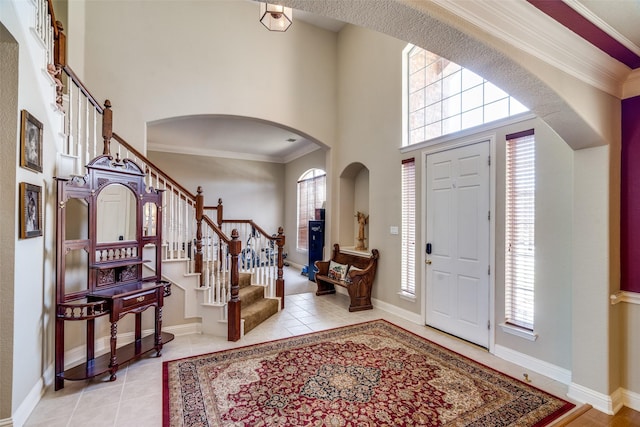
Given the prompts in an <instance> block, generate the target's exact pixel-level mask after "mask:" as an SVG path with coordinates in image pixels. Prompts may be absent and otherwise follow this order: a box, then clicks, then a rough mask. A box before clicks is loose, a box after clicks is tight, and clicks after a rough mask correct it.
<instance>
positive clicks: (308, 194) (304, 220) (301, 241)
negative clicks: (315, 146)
mask: <svg viewBox="0 0 640 427" xmlns="http://www.w3.org/2000/svg"><path fill="white" fill-rule="evenodd" d="M326 183H327V175H326V173H325V171H323V170H322V169H311V170H309V171H307V172H305V173H304V174H303V175H302V176H301V177H300V179H299V180H298V239H297V249H298V250H302V251H306V250H307V249H308V245H309V242H308V240H309V220H312V219H315V214H316V209H320V208H321V207H322V205H323V203H324V202H325V200H326V197H327V192H326Z"/></svg>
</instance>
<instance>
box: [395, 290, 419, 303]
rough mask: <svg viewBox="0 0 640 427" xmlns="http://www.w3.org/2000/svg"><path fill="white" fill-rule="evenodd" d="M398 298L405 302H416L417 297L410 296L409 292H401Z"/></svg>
mask: <svg viewBox="0 0 640 427" xmlns="http://www.w3.org/2000/svg"><path fill="white" fill-rule="evenodd" d="M398 296H399V297H400V298H402V299H403V300H407V301H411V302H416V296H415V295H414V294H410V293H409V292H405V291H400V292H398Z"/></svg>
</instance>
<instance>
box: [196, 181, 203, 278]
mask: <svg viewBox="0 0 640 427" xmlns="http://www.w3.org/2000/svg"><path fill="white" fill-rule="evenodd" d="M203 215H204V196H203V195H202V187H200V186H198V194H197V195H196V255H195V263H196V265H195V269H196V271H195V272H196V273H199V274H200V286H204V284H205V278H204V276H203V275H202V216H203Z"/></svg>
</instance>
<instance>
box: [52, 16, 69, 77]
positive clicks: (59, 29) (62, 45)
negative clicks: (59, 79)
mask: <svg viewBox="0 0 640 427" xmlns="http://www.w3.org/2000/svg"><path fill="white" fill-rule="evenodd" d="M53 37H54V38H53V65H55V66H56V68H58V69H62V68H64V67H66V66H67V36H66V35H65V34H64V27H63V26H62V22H60V21H56V25H55V30H54V35H53Z"/></svg>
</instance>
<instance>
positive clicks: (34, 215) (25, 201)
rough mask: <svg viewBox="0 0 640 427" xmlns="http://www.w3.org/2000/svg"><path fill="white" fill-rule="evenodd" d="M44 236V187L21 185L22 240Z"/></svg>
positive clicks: (22, 183) (23, 183)
mask: <svg viewBox="0 0 640 427" xmlns="http://www.w3.org/2000/svg"><path fill="white" fill-rule="evenodd" d="M37 236H42V187H40V186H39V185H32V184H27V183H26V182H21V183H20V238H21V239H28V238H31V237H37Z"/></svg>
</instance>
